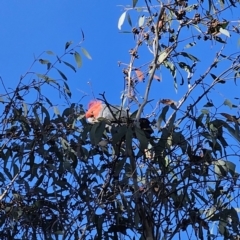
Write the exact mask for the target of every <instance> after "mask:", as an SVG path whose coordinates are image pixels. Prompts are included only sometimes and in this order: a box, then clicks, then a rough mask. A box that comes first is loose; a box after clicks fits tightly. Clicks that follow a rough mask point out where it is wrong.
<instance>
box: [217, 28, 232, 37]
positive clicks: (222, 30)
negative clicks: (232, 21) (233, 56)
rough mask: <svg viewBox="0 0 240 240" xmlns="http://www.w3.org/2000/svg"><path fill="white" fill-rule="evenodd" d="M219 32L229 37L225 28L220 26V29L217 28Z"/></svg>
mask: <svg viewBox="0 0 240 240" xmlns="http://www.w3.org/2000/svg"><path fill="white" fill-rule="evenodd" d="M219 32H220V33H222V34H224V35H225V36H227V37H230V33H229V31H228V30H226V29H223V28H220V29H219Z"/></svg>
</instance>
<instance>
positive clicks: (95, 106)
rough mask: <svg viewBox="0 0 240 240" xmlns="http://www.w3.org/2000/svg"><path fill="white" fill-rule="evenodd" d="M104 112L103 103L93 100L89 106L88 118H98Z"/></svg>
mask: <svg viewBox="0 0 240 240" xmlns="http://www.w3.org/2000/svg"><path fill="white" fill-rule="evenodd" d="M101 110H102V102H101V101H98V100H93V101H91V102H90V103H89V104H88V110H87V112H86V118H90V117H92V116H94V117H97V116H98V115H99V113H100V111H101Z"/></svg>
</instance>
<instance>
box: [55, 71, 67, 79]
mask: <svg viewBox="0 0 240 240" xmlns="http://www.w3.org/2000/svg"><path fill="white" fill-rule="evenodd" d="M56 69H57V68H56ZM57 71H58V73H59V74H60V75H61V77H62V78H63V79H64V80H65V81H67V77H66V76H65V75H64V73H63V72H61V71H60V70H58V69H57Z"/></svg>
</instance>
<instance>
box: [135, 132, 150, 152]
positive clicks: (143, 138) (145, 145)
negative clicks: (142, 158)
mask: <svg viewBox="0 0 240 240" xmlns="http://www.w3.org/2000/svg"><path fill="white" fill-rule="evenodd" d="M134 130H135V133H136V136H137V139H138V140H139V142H140V149H141V150H142V151H144V150H145V149H147V148H148V139H147V138H146V135H145V133H144V131H143V130H142V129H140V128H137V127H135V129H134Z"/></svg>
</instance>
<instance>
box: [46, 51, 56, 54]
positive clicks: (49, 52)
mask: <svg viewBox="0 0 240 240" xmlns="http://www.w3.org/2000/svg"><path fill="white" fill-rule="evenodd" d="M46 53H47V54H49V55H55V53H54V52H52V51H46Z"/></svg>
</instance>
